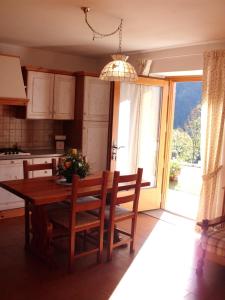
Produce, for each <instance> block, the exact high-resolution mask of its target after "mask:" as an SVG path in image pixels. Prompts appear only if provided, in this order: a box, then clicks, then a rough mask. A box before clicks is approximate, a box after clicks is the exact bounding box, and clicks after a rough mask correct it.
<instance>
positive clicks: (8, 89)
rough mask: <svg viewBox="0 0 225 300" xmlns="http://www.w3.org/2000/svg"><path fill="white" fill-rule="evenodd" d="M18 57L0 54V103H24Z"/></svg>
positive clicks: (25, 102)
mask: <svg viewBox="0 0 225 300" xmlns="http://www.w3.org/2000/svg"><path fill="white" fill-rule="evenodd" d="M27 102H28V99H27V98H26V92H25V87H24V83H23V76H22V71H21V65H20V58H19V57H17V56H9V55H3V54H0V105H2V104H4V105H23V106H24V105H26V104H27Z"/></svg>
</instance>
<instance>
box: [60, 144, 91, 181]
mask: <svg viewBox="0 0 225 300" xmlns="http://www.w3.org/2000/svg"><path fill="white" fill-rule="evenodd" d="M89 169H90V167H89V164H88V163H87V160H86V157H85V156H83V155H82V154H81V153H79V152H78V151H77V149H71V150H69V151H68V153H67V154H66V156H65V157H64V159H63V160H62V162H61V164H60V165H59V170H58V173H59V175H62V176H63V177H65V178H66V181H67V182H68V183H71V182H72V178H73V175H74V174H77V175H78V176H80V178H84V177H85V176H87V175H88V173H89Z"/></svg>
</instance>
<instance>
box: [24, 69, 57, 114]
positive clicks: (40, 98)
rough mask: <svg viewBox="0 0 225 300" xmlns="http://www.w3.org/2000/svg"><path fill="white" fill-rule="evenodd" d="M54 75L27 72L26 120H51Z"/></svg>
mask: <svg viewBox="0 0 225 300" xmlns="http://www.w3.org/2000/svg"><path fill="white" fill-rule="evenodd" d="M53 85H54V74H50V73H42V72H33V71H29V72H28V81H27V97H28V99H29V100H30V101H29V102H28V105H27V118H29V119H52V108H53Z"/></svg>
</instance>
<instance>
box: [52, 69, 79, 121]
mask: <svg viewBox="0 0 225 300" xmlns="http://www.w3.org/2000/svg"><path fill="white" fill-rule="evenodd" d="M74 104H75V78H74V77H72V76H68V75H59V74H55V81H54V102H53V107H54V109H53V119H55V120H73V119H74Z"/></svg>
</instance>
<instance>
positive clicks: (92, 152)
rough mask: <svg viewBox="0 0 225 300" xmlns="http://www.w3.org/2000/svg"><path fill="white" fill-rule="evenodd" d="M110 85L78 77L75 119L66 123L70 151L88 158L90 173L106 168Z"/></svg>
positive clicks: (84, 75)
mask: <svg viewBox="0 0 225 300" xmlns="http://www.w3.org/2000/svg"><path fill="white" fill-rule="evenodd" d="M110 91H111V83H110V82H109V81H102V80H100V79H99V78H98V77H96V76H92V75H89V74H87V73H84V72H80V73H78V74H76V101H75V120H74V122H71V123H66V124H64V134H65V135H66V136H67V139H66V142H67V146H68V147H69V148H71V147H72V148H77V149H79V150H81V151H82V154H83V155H85V156H86V157H87V160H88V163H89V164H90V172H91V173H95V172H100V171H103V170H105V169H106V168H107V149H108V128H109V119H110V118H109V110H110V105H111V95H110Z"/></svg>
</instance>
